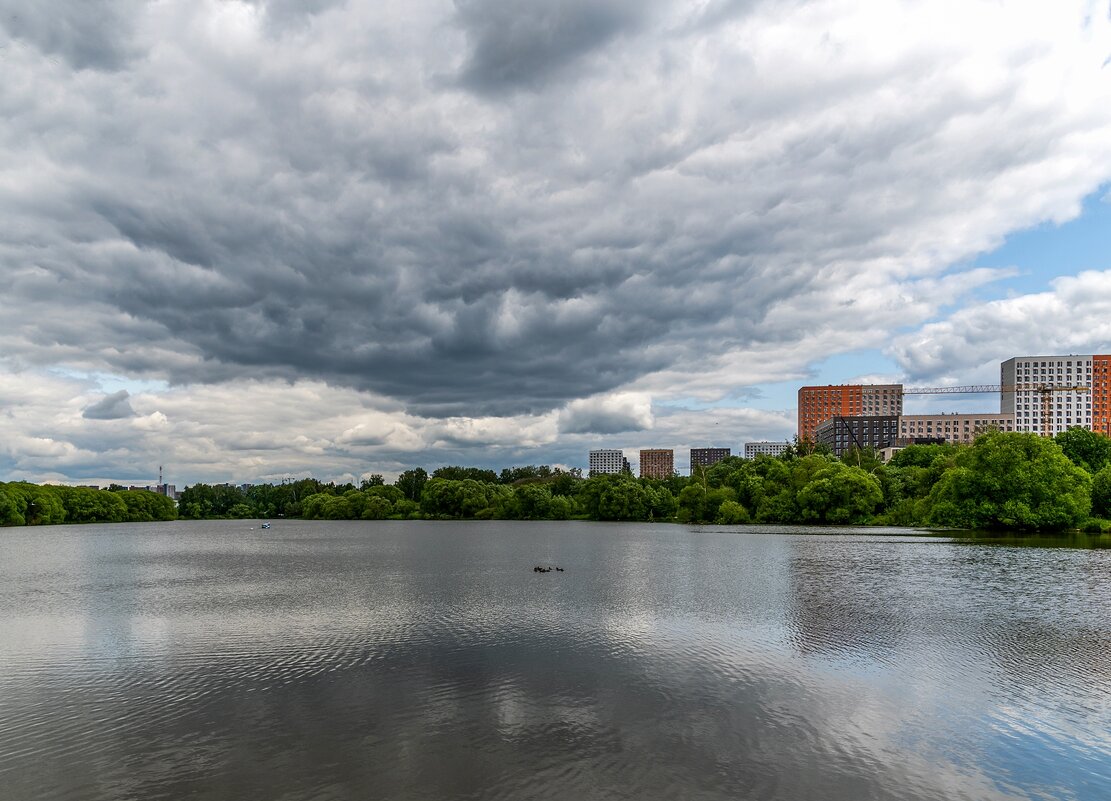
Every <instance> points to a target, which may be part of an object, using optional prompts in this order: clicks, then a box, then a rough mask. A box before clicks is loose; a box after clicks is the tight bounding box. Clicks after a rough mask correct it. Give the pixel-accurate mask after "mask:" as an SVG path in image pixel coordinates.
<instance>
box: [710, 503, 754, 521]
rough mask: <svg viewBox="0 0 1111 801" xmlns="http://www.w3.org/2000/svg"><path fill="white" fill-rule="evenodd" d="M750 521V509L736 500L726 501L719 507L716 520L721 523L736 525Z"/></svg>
mask: <svg viewBox="0 0 1111 801" xmlns="http://www.w3.org/2000/svg"><path fill="white" fill-rule="evenodd" d="M748 521H749V516H748V511H747V510H746V509H745V508H744V507H743V506H741V505H740V504H739V503H737V502H736V501H724V502H722V504H721V506H720V507H718V516H717V518H716V519H715V520H714V522H715V523H717V524H719V525H736V524H738V523H747V522H748Z"/></svg>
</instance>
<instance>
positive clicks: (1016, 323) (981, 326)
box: [889, 271, 1111, 383]
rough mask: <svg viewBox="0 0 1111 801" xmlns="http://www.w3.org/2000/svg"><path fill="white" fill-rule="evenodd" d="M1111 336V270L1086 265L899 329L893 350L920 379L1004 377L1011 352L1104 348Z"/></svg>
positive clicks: (1028, 353)
mask: <svg viewBox="0 0 1111 801" xmlns="http://www.w3.org/2000/svg"><path fill="white" fill-rule="evenodd" d="M1108 343H1111V271H1102V272H1100V271H1086V272H1082V273H1080V274H1079V275H1077V276H1064V277H1061V278H1058V279H1056V280H1054V281H1053V282H1052V289H1051V291H1048V292H1039V293H1036V294H1031V295H1022V296H1019V297H1015V298H1008V299H1005V300H995V301H990V302H986V303H975V304H970V305H967V306H965V307H964V308H962V309H960V310H958V311H956V312H954V313H953V314H951V315H950V316H949V317H947V318H945V319H944V320H941V321H939V322H936V323H931V324H929V325H925V326H923V327H922V328H921V329H919V330H917V331H914V332H913V333H910V334H905V335H903V336H900V337H897V338H896V339H895V340H894V342H893V343H892V345H891V347H890V351H889V352H890V355H891V356H892V357H893V358H894V359H895V360H896V362H897V363H898V364H899V365H900V366H901V367H902V368H903V369H904V370H905V371H906V372H907V374H908V376H910V377H911V378H912V379H914V380H916V381H918V380H921V381H934V380H937V381H941V380H946V379H950V380H951V379H953V378H960V377H966V378H969V379H973V380H965V381H953V383H979V382H982V381H984V380H986V379H991V381H996V380H998V369H999V362H1000V361H1002V360H1003V359H1005V358H1010V357H1011V356H1021V355H1031V356H1033V355H1041V354H1046V355H1049V354H1056V353H1106V352H1107V351H1108Z"/></svg>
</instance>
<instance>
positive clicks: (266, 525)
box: [261, 523, 270, 528]
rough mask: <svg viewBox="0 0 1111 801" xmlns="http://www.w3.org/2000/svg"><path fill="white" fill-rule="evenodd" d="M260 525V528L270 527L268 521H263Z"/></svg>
mask: <svg viewBox="0 0 1111 801" xmlns="http://www.w3.org/2000/svg"><path fill="white" fill-rule="evenodd" d="M261 527H262V528H270V524H269V523H263V524H262V526H261Z"/></svg>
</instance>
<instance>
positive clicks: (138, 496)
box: [116, 490, 177, 523]
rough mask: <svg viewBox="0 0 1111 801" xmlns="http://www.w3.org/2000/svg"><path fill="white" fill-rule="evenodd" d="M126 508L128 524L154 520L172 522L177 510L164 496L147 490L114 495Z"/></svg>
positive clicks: (126, 491) (127, 491)
mask: <svg viewBox="0 0 1111 801" xmlns="http://www.w3.org/2000/svg"><path fill="white" fill-rule="evenodd" d="M116 494H117V495H119V497H120V499H121V500H122V501H123V502H124V505H125V506H127V521H128V522H129V523H150V522H153V521H155V520H174V519H176V518H177V509H176V508H175V507H174V502H173V501H172V500H170V499H169V498H167V497H166V496H165V495H159V494H158V493H157V492H150V491H149V490H125V491H124V492H120V493H116Z"/></svg>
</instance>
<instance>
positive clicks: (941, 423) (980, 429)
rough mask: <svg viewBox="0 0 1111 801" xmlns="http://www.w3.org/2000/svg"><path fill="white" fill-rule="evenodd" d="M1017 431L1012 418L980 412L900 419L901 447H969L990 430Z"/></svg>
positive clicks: (902, 416) (912, 416)
mask: <svg viewBox="0 0 1111 801" xmlns="http://www.w3.org/2000/svg"><path fill="white" fill-rule="evenodd" d="M993 428H994V429H998V430H1000V431H1014V430H1015V420H1014V417H1013V416H1012V415H1009V414H995V413H992V412H977V413H975V414H904V415H901V416H900V417H899V435H898V440H897V442H898V444H899V445H912V444H914V443H915V442H939V441H943V442H951V443H953V444H956V445H967V444H969V443H971V442H972V440H974V439H975V438H976V437H977V436H979V435H980V434H982V433H984V432H985V431H989V430H991V429H993Z"/></svg>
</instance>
